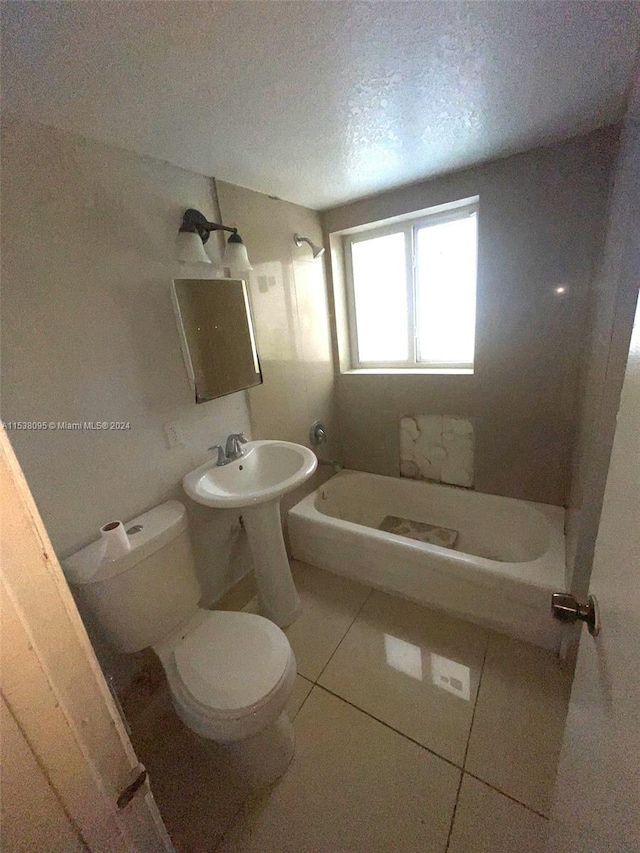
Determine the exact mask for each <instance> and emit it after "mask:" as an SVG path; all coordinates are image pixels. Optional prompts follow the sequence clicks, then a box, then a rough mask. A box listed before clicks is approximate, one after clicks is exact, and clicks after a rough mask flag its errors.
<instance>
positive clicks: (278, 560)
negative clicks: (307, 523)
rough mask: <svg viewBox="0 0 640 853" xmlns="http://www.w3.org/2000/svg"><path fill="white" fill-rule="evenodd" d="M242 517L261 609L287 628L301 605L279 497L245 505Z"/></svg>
mask: <svg viewBox="0 0 640 853" xmlns="http://www.w3.org/2000/svg"><path fill="white" fill-rule="evenodd" d="M242 517H243V519H244V528H245V530H246V532H247V538H248V539H249V548H250V549H251V556H252V557H253V570H254V572H255V577H256V586H257V588H258V604H259V605H260V613H261V614H262V616H266V618H267V619H270V620H271V621H272V622H275V623H276V625H279V626H280V627H281V628H286V627H287V625H291V623H292V622H295V620H296V619H297V618H298V616H299V615H300V611H301V609H302V605H301V604H300V596H299V595H298V593H297V591H296V588H295V585H294V583H293V578H292V576H291V568H290V567H289V559H288V557H287V551H286V549H285V547H284V539H283V537H282V523H281V521H280V500H279V499H278V500H273V501H268V502H266V503H262V504H256V505H254V506H247V507H244V508H243V510H242Z"/></svg>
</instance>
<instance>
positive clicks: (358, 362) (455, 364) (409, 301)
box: [345, 203, 478, 371]
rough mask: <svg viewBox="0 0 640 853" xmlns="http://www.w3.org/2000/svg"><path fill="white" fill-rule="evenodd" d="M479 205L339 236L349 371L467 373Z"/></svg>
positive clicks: (470, 361) (471, 351) (470, 362)
mask: <svg viewBox="0 0 640 853" xmlns="http://www.w3.org/2000/svg"><path fill="white" fill-rule="evenodd" d="M477 232H478V207H477V204H476V203H473V204H465V205H464V207H457V208H456V209H454V210H446V211H441V212H438V213H432V214H430V215H427V216H421V217H420V218H417V219H413V220H409V221H404V222H399V223H395V224H392V225H386V226H383V227H381V228H376V229H371V230H367V231H364V232H360V233H355V234H350V235H348V236H346V237H345V248H346V252H345V259H346V264H347V282H348V297H349V315H350V316H349V320H350V334H351V351H352V362H353V363H352V367H353V368H354V369H363V368H365V369H366V368H398V369H408V368H409V369H430V368H431V369H440V370H465V371H467V370H470V369H472V368H473V355H474V344H475V323H476V266H477Z"/></svg>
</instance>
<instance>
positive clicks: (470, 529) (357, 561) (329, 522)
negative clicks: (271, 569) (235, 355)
mask: <svg viewBox="0 0 640 853" xmlns="http://www.w3.org/2000/svg"><path fill="white" fill-rule="evenodd" d="M386 515H395V516H400V517H401V518H408V519H411V520H413V521H421V522H425V523H427V524H434V525H438V526H441V527H446V528H453V529H454V530H457V531H459V536H458V540H457V542H456V544H455V546H454V548H453V549H450V548H444V547H441V546H438V545H430V544H427V543H424V542H417V541H415V540H412V539H408V538H406V537H404V536H398V535H396V534H393V533H386V532H383V531H381V530H378V529H376V528H377V527H378V525H379V524H380V522H381V521H382V519H383V518H384V517H385V516H386ZM288 521H289V535H290V538H291V549H292V553H293V556H294V557H295V558H296V559H298V560H303V561H304V562H306V563H311V564H312V565H314V566H318V567H320V568H322V569H327V570H328V571H331V572H335V573H336V574H340V575H346V576H347V577H350V578H354V579H355V580H359V581H362V582H363V583H365V584H368V585H369V586H373V587H376V588H378V589H382V590H385V591H387V592H391V593H395V594H397V595H400V596H403V597H405V598H409V599H411V600H413V601H417V602H420V603H421V604H427V605H431V606H433V607H436V608H439V609H441V610H446V611H449V612H450V613H453V614H456V615H458V616H461V617H463V618H465V619H468V620H470V621H472V622H477V623H479V624H483V625H486V626H488V627H491V628H494V629H496V630H498V631H502V632H504V633H507V634H511V635H512V636H514V637H519V638H521V639H524V640H528V641H529V642H532V643H535V644H536V645H540V646H544V647H546V648H554V649H555V648H558V644H559V641H560V637H561V630H562V627H561V625H560V624H559V623H558V622H556V621H555V620H554V619H552V617H551V612H550V605H551V593H552V592H559V591H562V590H563V589H564V588H565V578H564V565H565V552H564V533H563V526H564V509H562V508H561V507H555V506H547V505H545V504H536V503H529V502H527V501H520V500H515V499H513V498H503V497H498V496H496V495H485V494H482V493H480V492H473V491H469V490H467V489H459V488H455V487H453V486H442V485H439V484H436V483H425V482H417V481H415V480H406V479H399V478H397V477H382V476H379V475H378V474H364V473H361V472H358V471H341V472H340V473H339V474H336V475H335V476H334V477H332V478H331V479H330V480H328V481H327V482H326V483H325V484H324V485H323V486H321V487H320V488H319V489H316V491H315V492H312V493H311V494H310V495H308V497H306V498H304V499H303V500H302V501H300V503H298V504H296V506H294V507H293V509H291V510H290V511H289V516H288Z"/></svg>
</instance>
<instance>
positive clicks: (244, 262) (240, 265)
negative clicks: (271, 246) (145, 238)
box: [177, 207, 253, 272]
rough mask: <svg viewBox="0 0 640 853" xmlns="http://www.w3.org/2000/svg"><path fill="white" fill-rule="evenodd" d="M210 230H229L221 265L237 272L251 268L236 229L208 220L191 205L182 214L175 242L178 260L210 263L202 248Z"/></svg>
mask: <svg viewBox="0 0 640 853" xmlns="http://www.w3.org/2000/svg"><path fill="white" fill-rule="evenodd" d="M212 231H230V232H231V236H230V237H229V239H228V240H227V244H226V246H225V250H224V255H223V256H222V266H224V267H230V268H231V269H232V270H234V271H237V272H246V271H248V270H252V269H253V267H252V266H251V263H250V261H249V256H248V255H247V247H246V246H245V244H244V243H243V242H242V237H241V236H240V235H239V234H238V229H237V228H230V227H229V226H228V225H220V224H218V223H217V222H209V221H208V219H207V218H206V217H205V216H204V215H203V214H202V213H200V211H199V210H194V209H193V208H192V207H190V208H188V209H187V210H185V212H184V213H183V215H182V224H181V225H180V229H179V231H178V242H177V255H178V260H179V261H182V262H183V263H185V264H210V263H211V259H210V258H209V256H208V255H207V253H206V252H205V250H204V244H205V243H206V242H207V240H208V239H209V235H210V234H211V232H212Z"/></svg>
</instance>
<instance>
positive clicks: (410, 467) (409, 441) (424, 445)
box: [400, 415, 475, 488]
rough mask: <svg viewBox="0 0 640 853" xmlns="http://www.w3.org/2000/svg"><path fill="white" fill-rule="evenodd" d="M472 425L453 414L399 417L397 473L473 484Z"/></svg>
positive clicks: (439, 481)
mask: <svg viewBox="0 0 640 853" xmlns="http://www.w3.org/2000/svg"><path fill="white" fill-rule="evenodd" d="M474 444H475V441H474V426H473V421H472V420H470V419H469V418H462V417H456V416H454V415H412V416H410V417H409V416H407V417H403V418H401V419H400V476H401V477H410V478H411V479H413V480H433V481H435V482H437V483H450V484H451V485H453V486H466V487H467V488H469V487H471V486H473V479H474V464H473V457H474Z"/></svg>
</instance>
